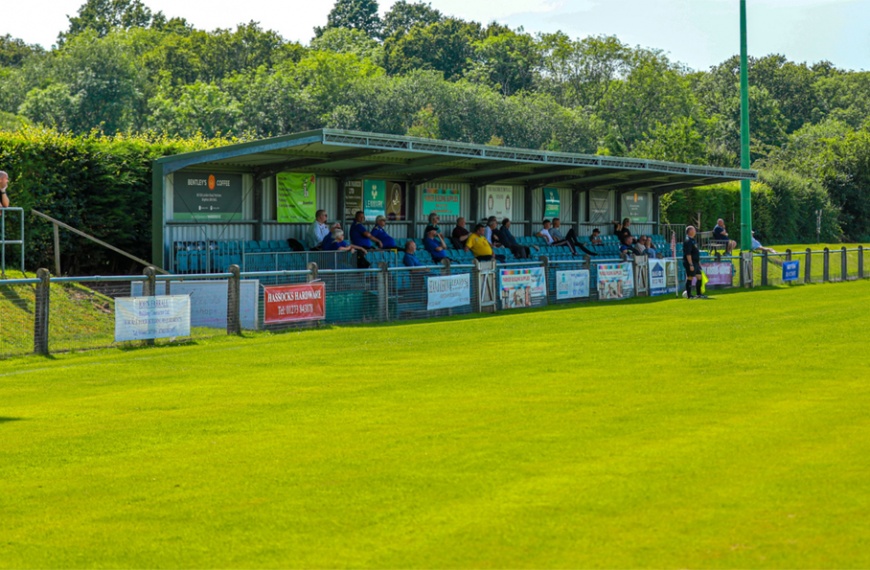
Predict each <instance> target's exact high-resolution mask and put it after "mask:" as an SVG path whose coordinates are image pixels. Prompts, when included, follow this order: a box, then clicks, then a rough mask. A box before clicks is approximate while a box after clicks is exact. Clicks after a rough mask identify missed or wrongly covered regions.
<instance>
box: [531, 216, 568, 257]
mask: <svg viewBox="0 0 870 570" xmlns="http://www.w3.org/2000/svg"><path fill="white" fill-rule="evenodd" d="M543 226H544V227H543V229H541V231H539V232H538V235H539V236H540V237H542V238H544V239H545V240H547V245H564V246H567V247H568V249H570V250H571V253H572V254H573V255H577V251H576V250H575V249H574V245H573V244H572V243H571V242H569V241H568V240H566V239H561V240H558V241H557V240H556V238H555V237H554V236H553V234H552V229H551V224H550V220H544V221H543ZM561 235H562V233H561V232H559V236H560V237H561Z"/></svg>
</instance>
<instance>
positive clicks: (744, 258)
mask: <svg viewBox="0 0 870 570" xmlns="http://www.w3.org/2000/svg"><path fill="white" fill-rule="evenodd" d="M752 263H753V261H752V252H751V251H743V252H741V253H740V286H741V287H743V288H746V289H749V288H751V287H752V278H753V266H752Z"/></svg>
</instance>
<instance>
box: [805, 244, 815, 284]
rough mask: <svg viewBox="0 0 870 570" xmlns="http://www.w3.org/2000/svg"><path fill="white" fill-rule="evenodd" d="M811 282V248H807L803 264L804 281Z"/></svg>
mask: <svg viewBox="0 0 870 570" xmlns="http://www.w3.org/2000/svg"><path fill="white" fill-rule="evenodd" d="M812 282H813V250H812V249H810V248H807V262H806V263H805V264H804V283H812Z"/></svg>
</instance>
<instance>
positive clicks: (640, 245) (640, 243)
mask: <svg viewBox="0 0 870 570" xmlns="http://www.w3.org/2000/svg"><path fill="white" fill-rule="evenodd" d="M634 251H635V253H636V254H637V255H645V254H646V236H643V235H642V236H640V237H639V238H637V241H636V242H635V244H634Z"/></svg>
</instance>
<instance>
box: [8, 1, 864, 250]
mask: <svg viewBox="0 0 870 570" xmlns="http://www.w3.org/2000/svg"><path fill="white" fill-rule="evenodd" d="M377 6H378V4H377V2H376V0H337V1H336V3H335V5H334V7H333V10H332V11H331V12H330V14H329V17H328V20H327V22H326V23H325V25H324V26H323V27H322V28H321V27H319V28H317V29H316V30H315V36H316V37H315V38H314V39H313V40H312V41H311V43H310V45H308V46H303V45H300V44H297V43H294V42H288V41H285V40H284V39H283V38H281V37H280V36H279V35H278V34H277V33H275V32H273V31H270V30H265V29H263V28H262V27H261V26H260V25H259V24H258V23H256V22H249V23H245V24H240V25H238V26H237V27H236V29H234V30H229V29H217V30H212V31H205V30H200V29H197V28H195V27H194V26H193V25H192V24H190V23H188V22H186V21H185V20H183V19H177V18H168V17H167V16H166V15H164V14H163V13H162V12H157V13H153V12H152V11H151V10H150V9H149V8H148V7H147V6H146V5H145V4H144V3H143V2H142V1H141V0H87V1H86V2H85V4H83V5H82V7H81V8H80V9H79V12H78V14H77V15H75V16H73V17H71V18H70V26H69V28H68V29H67V30H65V31H63V32H61V34H60V36H59V45H58V47H55V48H53V49H51V50H49V51H45V50H43V49H41V48H38V47H36V46H28V45H26V44H25V43H24V42H22V41H21V40H17V39H15V38H13V37H11V36H9V35H7V36H5V37H2V38H0V128H4V129H15V128H18V127H19V126H21V125H27V124H35V125H42V126H47V127H51V128H54V129H56V130H57V131H59V132H61V133H65V134H72V135H76V134H85V135H87V134H88V133H90V132H92V131H97V132H100V133H104V134H106V135H110V136H111V135H114V134H116V133H126V134H130V133H147V134H148V136H150V137H155V138H156V137H160V136H164V135H168V136H170V137H200V136H204V137H206V138H210V137H220V136H231V137H245V138H253V137H265V136H272V135H281V134H287V133H292V132H298V131H303V130H307V129H313V128H320V127H334V128H346V129H356V130H363V131H373V132H382V133H390V134H415V135H418V136H427V137H433V138H435V137H437V138H443V139H448V140H456V141H464V142H474V143H480V144H504V145H507V146H516V147H525V148H535V149H549V150H562V151H569V152H583V153H602V154H611V155H627V156H634V157H643V158H653V159H662V160H672V161H680V162H687V163H696V164H713V165H721V166H737V165H738V164H739V107H740V105H739V93H738V59H737V58H736V57H733V58H730V59H728V60H726V61H724V62H722V63H721V64H719V65H717V66H714V67H712V68H711V69H709V70H706V71H693V70H689V69H686V68H685V67H684V66H682V65H681V64H679V63H676V62H672V61H670V60H669V59H668V57H667V56H666V55H665V54H664V53H662V52H661V51H659V50H655V49H648V48H643V47H631V46H628V45H626V44H624V43H623V42H621V41H620V40H619V39H618V38H616V37H612V36H590V37H586V38H582V39H572V38H570V37H568V36H566V35H565V34H563V33H552V34H531V33H528V32H525V31H524V30H522V29H518V30H512V29H509V28H506V27H505V26H503V25H500V24H497V23H491V24H489V25H482V24H480V23H478V22H468V21H464V20H461V19H458V18H454V17H450V16H448V15H445V14H442V13H441V12H439V11H438V10H435V9H433V8H432V7H431V6H430V5H428V4H426V3H423V2H408V1H400V2H397V3H395V4H394V5H393V6H392V7H391V9H390V10H389V11H388V12H387V13H386V15H385V16H384V17H383V18H380V16H379V15H378V11H377ZM749 77H750V83H751V93H750V105H751V109H750V121H751V134H752V157H753V160H754V166H755V167H758V168H761V169H762V170H764V171H768V170H770V171H777V172H791V173H795V174H797V175H799V176H801V177H803V178H804V181H803V182H795V183H793V184H792V183H789V184H786V186H788V187H789V188H797V187H798V186H801V185H804V186H806V187H807V188H812V193H815V192H816V191H817V189H818V188H821V189H823V190H824V192H825V193H826V194H827V195H828V197H829V202H830V203H827V202H825V201H824V200H822V202H824V203H823V204H820V205H819V208H820V209H824V210H825V212H826V213H825V216H827V215H828V212H829V208H833V209H834V210H836V211H837V216H836V220H832V221H831V224H830V231H829V233H828V235H829V237H831V238H833V237H835V236H837V235H840V232H842V234H843V237H845V238H847V239H859V238H862V237H867V236H870V198H868V192H867V191H866V190H867V187H868V183H870V103H868V101H870V72H851V71H845V70H840V69H837V68H835V67H834V66H833V65H831V64H830V63H828V62H819V63H816V64H813V65H807V64H805V63H794V62H790V61H788V60H787V59H785V58H784V57H783V56H781V55H776V54H774V55H769V56H765V57H761V58H753V59H751V60H750V69H749ZM157 152H158V153H159V151H157ZM7 154H8V153H7ZM4 166H5V167H6V168H8V169H13V167H12V166H10V165H9V164H8V163H4ZM20 172H28V173H29V171H27V170H25V171H19V173H20ZM770 176H772V177H773V178H774V179H776V180H784V178H783V177H782V176H780V175H779V174H771V175H770ZM69 183H72V181H70V182H69ZM680 200H683V199H682V198H680V197H675V201H680ZM710 200H714V199H712V198H711V199H710ZM708 201H709V200H708ZM810 201H811V200H810ZM780 202H781V200H780ZM778 203H779V202H778ZM808 203H809V202H808ZM764 207H765V205H764V204H759V207H758V209H759V210H762V209H764ZM800 211H804V210H800ZM830 211H831V212H833V210H830ZM687 212H688V211H687ZM738 212H739V208H737V209H735V210H728V211H721V210H711V211H704V217H705V218H706V219H710V218H715V217H717V216H723V217H726V216H734V215H737V213H738ZM678 213H679V214H680V215H682V214H683V213H685V212H683V211H682V210H673V211H671V213H670V218H671V220H672V221H688V220H686V219H678V215H677V214H678ZM774 215H778V214H776V213H775V212H774ZM788 225H790V222H789V223H788V224H783V227H785V226H788ZM795 232H798V233H795ZM766 233H767V234H768V235H770V236H773V235H779V234H776V233H775V232H770V231H767V232H766ZM801 233H802V231H799V230H798V229H795V230H794V231H791V232H790V231H786V230H783V231H782V234H781V235H782V236H783V239H786V240H789V241H791V240H795V241H799V240H800V236H801Z"/></svg>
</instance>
